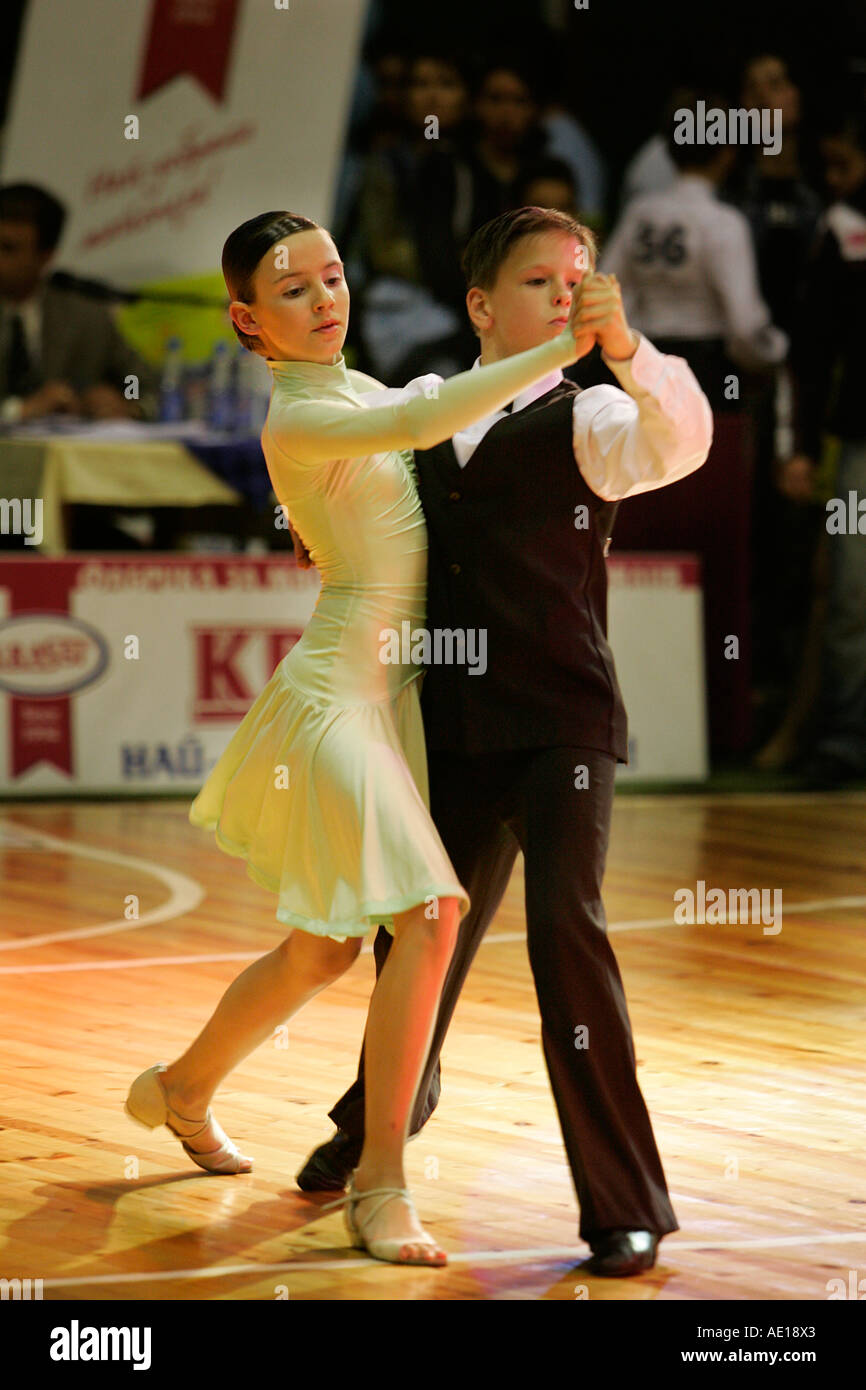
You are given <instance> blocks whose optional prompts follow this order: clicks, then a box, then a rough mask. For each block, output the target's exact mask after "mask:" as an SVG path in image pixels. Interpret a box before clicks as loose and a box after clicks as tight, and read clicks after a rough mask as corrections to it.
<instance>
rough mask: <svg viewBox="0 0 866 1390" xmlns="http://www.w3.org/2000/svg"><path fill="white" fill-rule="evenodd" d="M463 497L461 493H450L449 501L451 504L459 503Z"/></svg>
mask: <svg viewBox="0 0 866 1390" xmlns="http://www.w3.org/2000/svg"><path fill="white" fill-rule="evenodd" d="M462 495H463V494H462V493H460V492H449V494H448V499H449V501H451V502H459V501H460V498H461V496H462Z"/></svg>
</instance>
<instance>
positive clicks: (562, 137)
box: [518, 102, 607, 230]
mask: <svg viewBox="0 0 866 1390" xmlns="http://www.w3.org/2000/svg"><path fill="white" fill-rule="evenodd" d="M540 125H541V129H542V131H543V132H544V137H545V144H544V153H545V155H546V157H547V158H549V159H551V160H554V159H555V160H560V161H562V162H563V163H564V164H565V165H566V166H567V167H568V168H569V170H570V171H571V181H572V183H573V184H574V187H575V188H576V189H577V190H578V191H579V195H580V196H579V199H578V202H579V206H580V217H581V221H582V222H583V223H584V225H588V226H590V227H592V228H593V229H594V230H597V229H598V228H599V227H600V226H601V223H602V218H603V217H604V204H605V197H606V194H607V168H606V166H605V162H604V160H603V159H602V156H601V152H600V151H599V149H598V146H597V145H596V144H595V142H594V141H593V140H592V139H591V137H590V136H589V135H588V133H587V132H586V131H585V130H584V128H583V126H582V125H581V124H580V122H579V121H578V120H577V119H576V118H575V117H574V116H573V115H572V114H571V112H570V111H567V110H566V109H565V107H564V106H562V105H561V104H560V103H559V102H549V103H547V104H546V105H545V106H544V109H543V110H542V113H541V118H540ZM518 206H519V204H518ZM550 206H551V207H553V206H555V205H554V204H553V203H551V204H550Z"/></svg>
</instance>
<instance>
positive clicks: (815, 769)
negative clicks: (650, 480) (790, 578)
mask: <svg viewBox="0 0 866 1390" xmlns="http://www.w3.org/2000/svg"><path fill="white" fill-rule="evenodd" d="M820 149H821V154H822V157H823V160H824V165H825V178H826V182H827V186H828V188H829V190H830V192H831V194H832V195H833V196H834V198H835V201H834V202H833V203H832V204H831V206H830V207H829V208H828V209H827V211H826V213H825V214H824V216H823V218H822V219H821V222H820V224H819V232H818V239H817V242H816V245H815V248H814V252H813V256H812V258H811V261H810V264H809V267H808V270H807V274H806V279H805V283H804V292H803V298H802V305H801V308H800V312H799V315H798V319H797V325H796V330H795V334H794V340H793V344H792V368H793V373H794V381H795V403H796V411H795V422H796V423H795V429H796V444H797V452H796V453H795V455H794V456H793V457H792V458H791V459H790V460H789V462H788V463H787V465H786V466H785V467H784V469H783V476H782V481H783V485H784V487H785V489H786V491H788V492H789V494H791V495H795V496H801V497H808V496H809V495H810V493H811V488H812V481H813V477H814V473H815V469H816V467H817V465H818V463H819V461H820V459H821V454H822V448H823V437H824V436H825V435H830V436H831V437H833V438H835V439H836V440H837V441H838V442H839V452H838V458H837V462H836V468H835V478H834V483H833V493H834V498H835V499H837V500H836V503H835V520H834V511H831V510H828V512H827V514H826V518H825V519H826V533H825V535H824V537H823V538H822V540H823V543H824V545H825V547H826V554H827V558H828V592H827V599H826V604H827V606H826V619H825V629H824V638H823V654H822V656H823V660H822V667H823V669H822V673H821V675H822V688H821V699H820V706H819V710H818V718H817V730H816V734H815V739H814V745H813V749H812V753H811V755H810V756H809V758H808V759H807V761H806V764H805V767H804V769H803V770H804V772H805V775H806V779H807V782H808V783H809V785H810V786H813V787H834V786H838V785H841V784H842V783H844V782H847V781H849V780H852V779H855V778H862V777H866V505H864V501H866V402H864V394H863V383H864V380H866V342H864V332H863V325H864V322H866V110H864V107H863V106H862V105H860V106H859V107H858V108H857V109H856V110H855V111H853V112H847V113H843V114H842V115H840V116H838V117H837V118H836V119H835V120H833V119H828V120H827V121H826V123H825V125H824V130H823V138H822V139H821V142H820ZM840 507H841V509H842V519H841V520H840V516H839V512H840Z"/></svg>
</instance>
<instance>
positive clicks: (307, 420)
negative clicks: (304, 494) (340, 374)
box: [267, 327, 578, 463]
mask: <svg viewBox="0 0 866 1390" xmlns="http://www.w3.org/2000/svg"><path fill="white" fill-rule="evenodd" d="M577 357H578V348H577V346H576V344H575V339H574V333H573V331H572V329H571V328H570V327H566V328H564V329H563V330H562V332H561V333H559V334H558V335H557V336H556V337H555V338H553V339H551V341H550V342H548V343H542V344H541V345H540V346H539V347H534V348H529V349H528V351H526V352H518V353H515V354H514V355H513V356H511V357H506V358H504V359H503V360H502V361H501V362H491V363H490V365H489V366H486V367H479V368H477V369H475V370H473V371H468V372H461V373H460V374H459V375H458V376H454V377H451V378H450V379H449V380H448V381H443V382H441V383H440V384H439V386H438V390H437V392H436V393H435V394H433V395H431V396H430V397H427V396H426V395H425V396H416V397H414V398H413V399H412V400H408V401H401V402H399V403H398V404H395V405H385V406H370V407H369V408H367V409H362V410H359V409H358V407H357V406H356V405H352V404H351V402H349V401H346V402H345V404H344V403H343V402H340V401H327V402H325V401H321V402H319V401H310V402H305V401H301V402H298V403H297V404H294V403H291V402H289V403H287V404H286V406H285V407H283V408H280V405H279V403H277V408H276V409H275V410H273V409H272V411H271V413H270V415H269V416H268V424H267V429H268V430H269V432H270V434H271V436H272V438H273V440H274V442H275V443H276V444H277V446H278V447H279V448H280V450H281V451H282V452H283V453H285V454H287V455H288V456H289V458H292V459H294V460H296V461H297V462H300V463H324V462H327V461H328V460H330V459H339V458H352V457H354V456H356V455H359V454H372V453H378V452H379V451H380V450H383V449H430V448H432V446H433V445H434V444H439V443H441V442H442V440H443V439H450V437H451V435H452V434H456V433H457V431H458V430H463V429H466V427H467V426H468V425H471V424H472V423H473V422H474V421H475V420H481V419H483V418H484V416H485V415H491V414H492V413H493V412H494V411H495V410H500V409H501V408H502V406H504V405H507V404H508V402H509V401H511V400H513V399H514V397H515V396H516V395H517V394H518V393H519V392H520V391H524V390H525V389H526V387H527V386H531V385H532V384H533V382H535V381H538V380H539V379H540V378H541V377H543V376H547V374H548V373H549V372H553V371H555V370H556V369H557V368H558V367H565V366H568V364H569V363H571V362H575V361H577Z"/></svg>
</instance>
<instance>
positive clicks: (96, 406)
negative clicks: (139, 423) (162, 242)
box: [0, 183, 156, 424]
mask: <svg viewBox="0 0 866 1390" xmlns="http://www.w3.org/2000/svg"><path fill="white" fill-rule="evenodd" d="M65 218H66V210H65V208H64V207H63V204H62V203H60V202H59V201H58V200H57V198H55V197H53V195H52V194H51V193H49V192H47V191H46V190H45V189H43V188H39V187H37V186H36V185H35V184H29V183H17V184H6V185H5V186H4V187H2V188H0V421H2V422H3V423H6V424H17V423H18V422H20V421H23V420H30V419H34V418H37V417H39V416H43V415H52V414H55V413H64V414H69V415H78V416H88V417H90V418H93V419H112V418H115V417H117V418H121V419H122V418H129V417H138V418H141V417H142V416H143V415H145V414H151V413H154V412H155V410H156V394H155V389H156V381H155V374H154V373H153V372H152V370H151V369H150V368H149V367H148V366H147V365H146V364H145V363H144V362H143V361H142V360H141V359H140V358H139V357H138V355H137V353H135V352H134V351H133V349H132V348H131V347H129V345H128V344H127V343H126V342H125V341H124V339H123V338H122V336H121V334H120V332H119V331H118V329H117V327H116V325H115V323H114V320H113V318H112V317H111V315H110V313H109V311H108V310H107V309H106V307H105V306H104V305H103V304H101V303H94V302H93V301H91V300H89V299H86V298H85V297H84V296H83V295H80V294H77V293H76V292H74V291H72V290H68V289H60V288H58V287H57V286H56V285H53V284H52V283H51V280H50V277H49V276H48V275H47V274H46V272H47V269H48V266H49V264H50V262H51V260H52V258H53V256H54V253H55V250H56V248H57V246H58V244H59V242H60V237H61V234H62V231H63V224H64V221H65ZM130 376H135V377H136V378H137V379H138V382H139V393H140V399H139V400H127V399H126V397H125V395H124V390H125V387H126V383H127V378H128V377H130Z"/></svg>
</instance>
